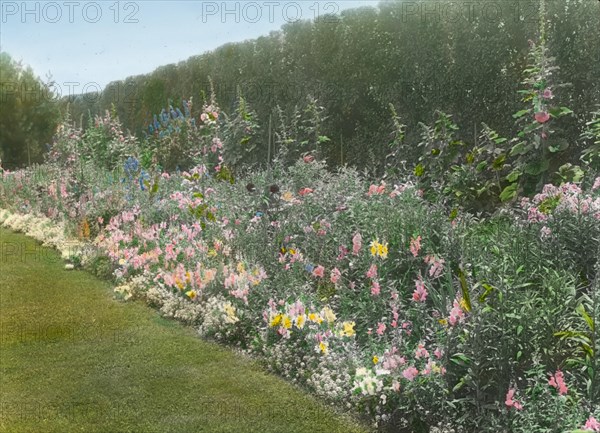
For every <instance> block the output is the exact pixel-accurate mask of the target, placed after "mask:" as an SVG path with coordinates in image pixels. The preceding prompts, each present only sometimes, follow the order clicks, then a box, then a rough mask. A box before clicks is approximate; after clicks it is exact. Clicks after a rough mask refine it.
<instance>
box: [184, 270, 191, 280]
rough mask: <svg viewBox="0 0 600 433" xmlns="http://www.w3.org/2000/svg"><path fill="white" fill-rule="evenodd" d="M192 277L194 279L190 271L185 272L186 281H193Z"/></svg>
mask: <svg viewBox="0 0 600 433" xmlns="http://www.w3.org/2000/svg"><path fill="white" fill-rule="evenodd" d="M191 279H192V276H191V275H190V271H187V272H186V273H185V281H186V283H189V282H190V281H191Z"/></svg>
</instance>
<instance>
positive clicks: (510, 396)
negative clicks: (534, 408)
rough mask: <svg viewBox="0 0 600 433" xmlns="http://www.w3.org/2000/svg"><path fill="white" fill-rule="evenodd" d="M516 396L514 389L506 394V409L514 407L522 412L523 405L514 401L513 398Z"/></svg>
mask: <svg viewBox="0 0 600 433" xmlns="http://www.w3.org/2000/svg"><path fill="white" fill-rule="evenodd" d="M514 396H515V389H514V388H510V389H509V390H508V392H507V393H506V400H505V401H504V404H506V407H509V408H510V407H514V408H515V409H516V410H522V409H523V405H522V404H521V403H519V402H518V401H517V400H513V397H514Z"/></svg>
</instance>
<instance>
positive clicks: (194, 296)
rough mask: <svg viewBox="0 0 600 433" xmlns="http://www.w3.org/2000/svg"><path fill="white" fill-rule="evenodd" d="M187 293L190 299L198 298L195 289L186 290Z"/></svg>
mask: <svg viewBox="0 0 600 433" xmlns="http://www.w3.org/2000/svg"><path fill="white" fill-rule="evenodd" d="M185 294H186V295H187V296H188V298H190V299H196V296H197V294H196V291H195V290H190V291H188V292H185Z"/></svg>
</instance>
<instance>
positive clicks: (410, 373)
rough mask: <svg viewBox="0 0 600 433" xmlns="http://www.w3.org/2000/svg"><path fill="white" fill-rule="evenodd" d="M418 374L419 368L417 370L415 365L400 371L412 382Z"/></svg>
mask: <svg viewBox="0 0 600 433" xmlns="http://www.w3.org/2000/svg"><path fill="white" fill-rule="evenodd" d="M418 375H419V370H417V369H416V368H415V367H408V368H407V369H405V370H404V371H402V376H403V377H404V378H405V379H406V380H408V381H410V382H412V381H413V380H414V379H415V377H417V376H418Z"/></svg>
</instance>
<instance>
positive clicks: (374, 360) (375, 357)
mask: <svg viewBox="0 0 600 433" xmlns="http://www.w3.org/2000/svg"><path fill="white" fill-rule="evenodd" d="M378 362H379V358H378V357H377V355H375V356H374V357H373V364H377V363H378Z"/></svg>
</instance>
